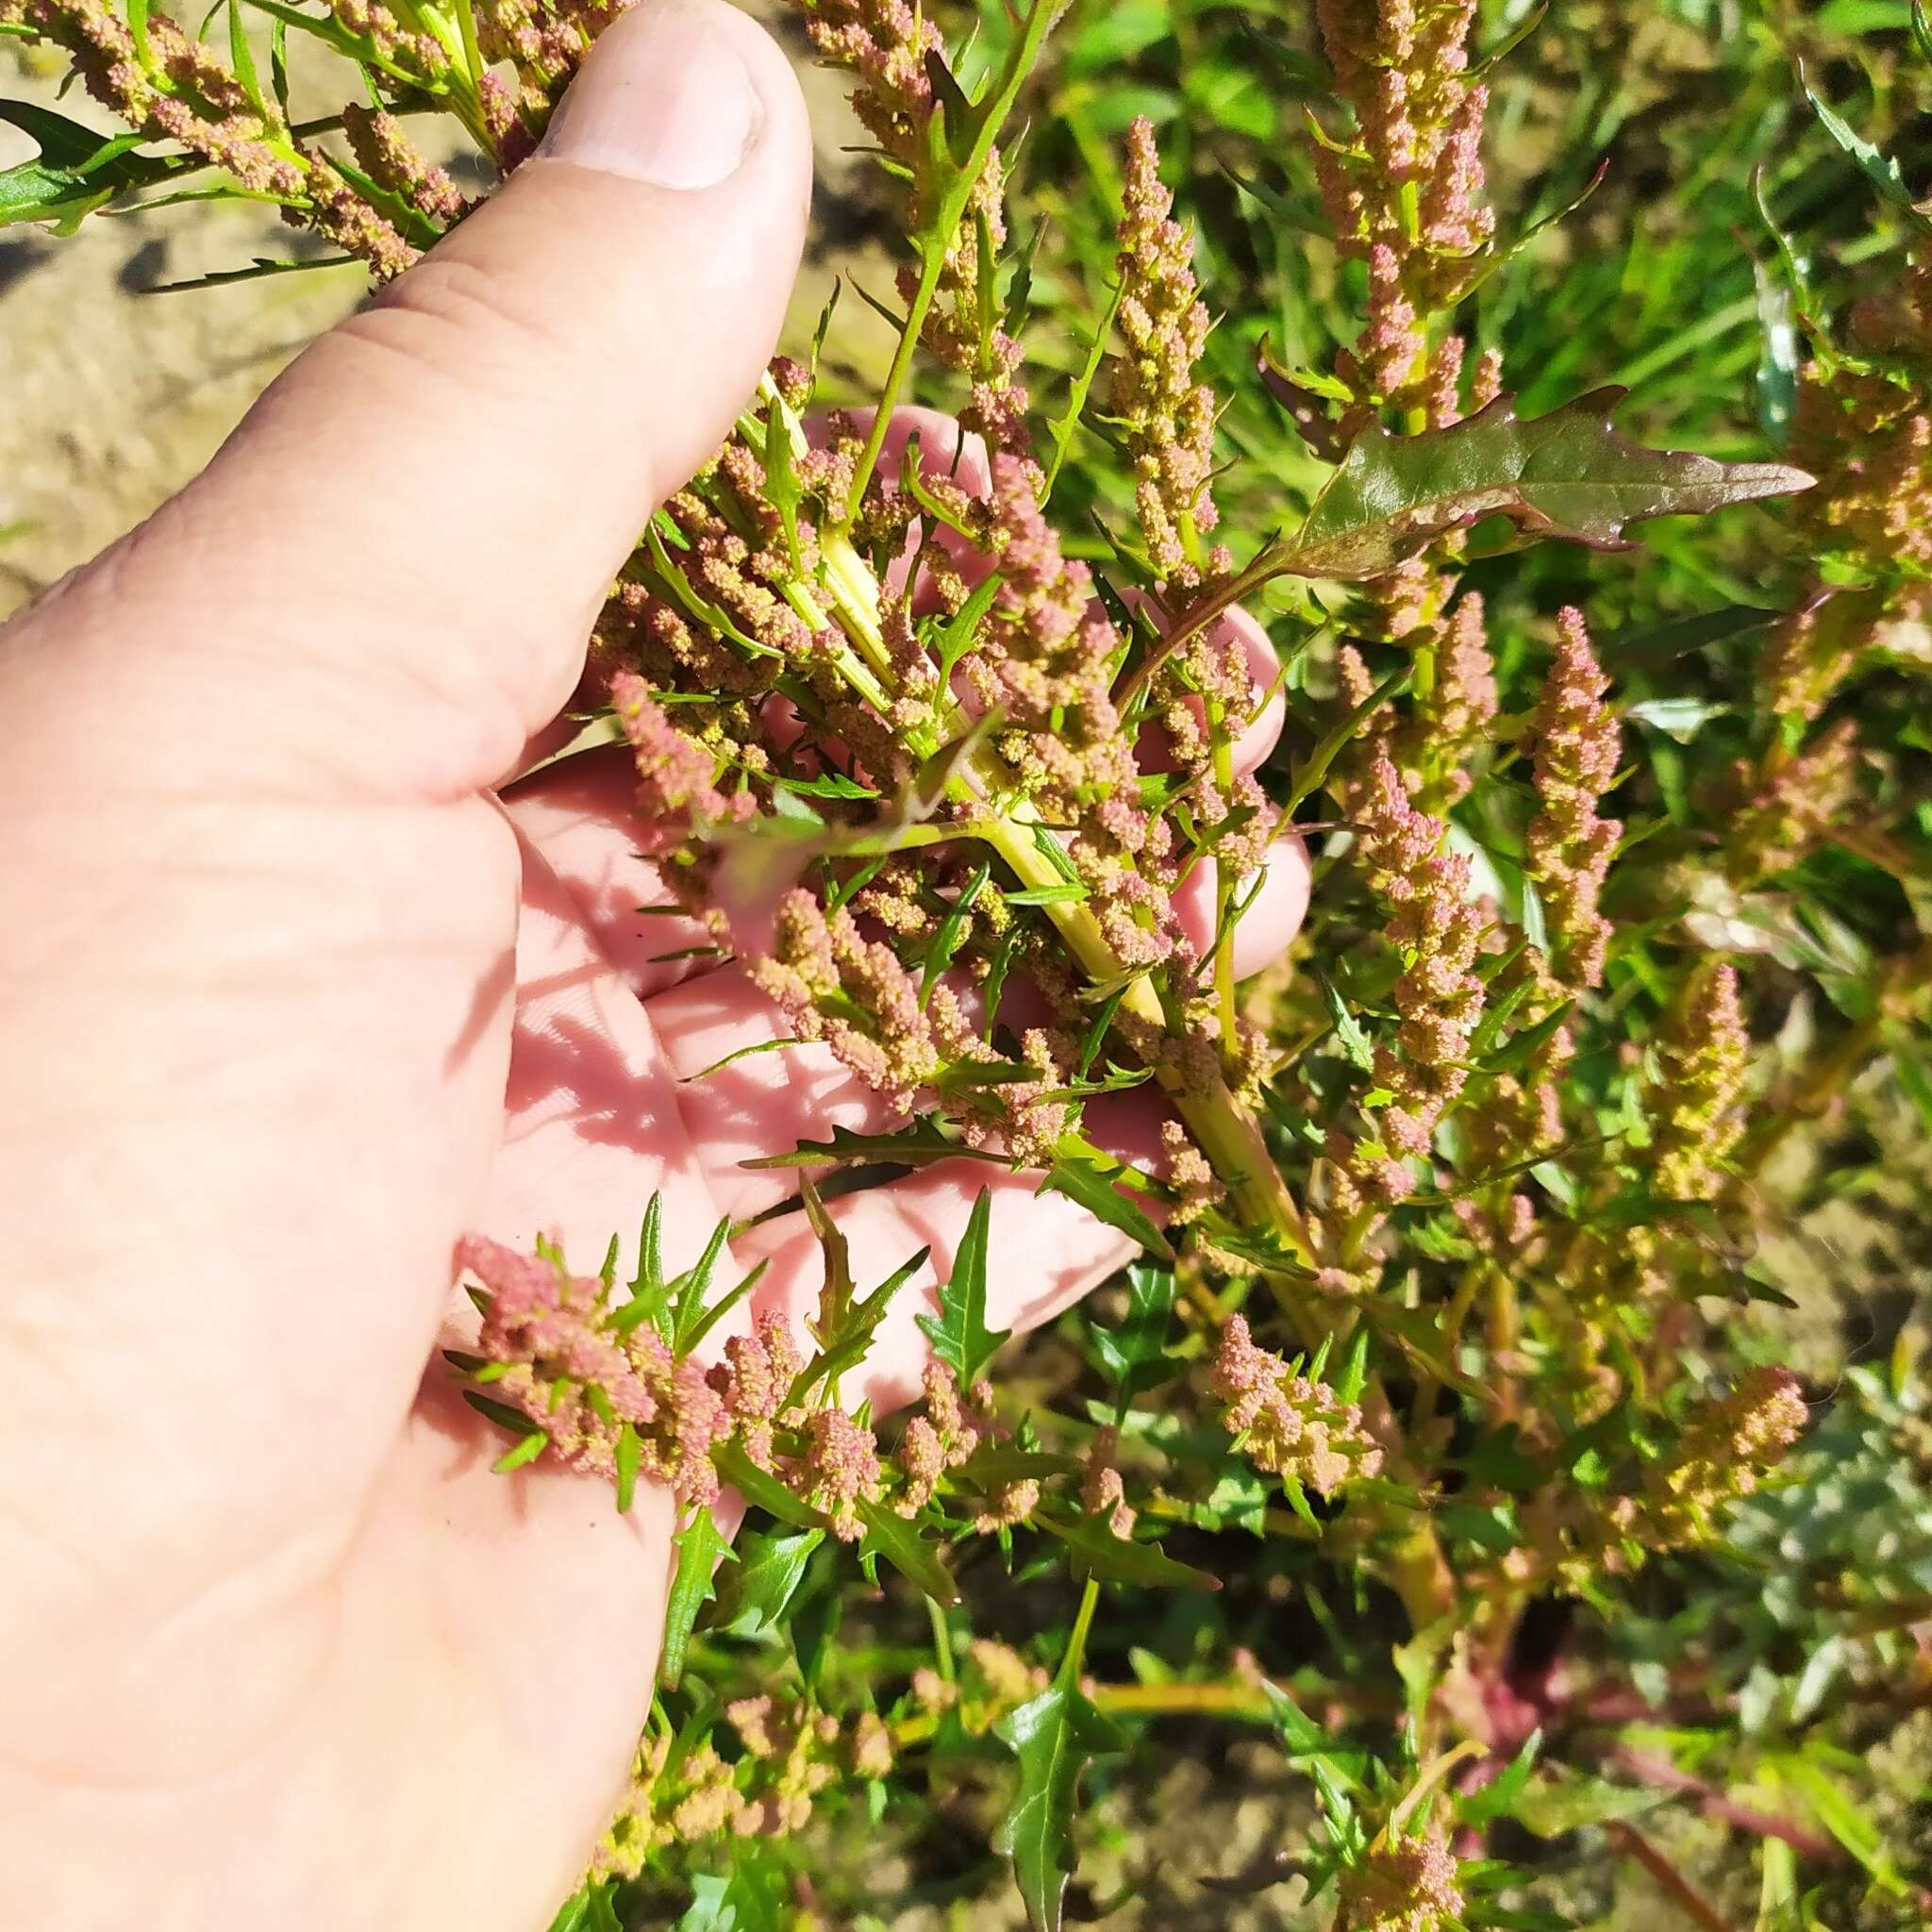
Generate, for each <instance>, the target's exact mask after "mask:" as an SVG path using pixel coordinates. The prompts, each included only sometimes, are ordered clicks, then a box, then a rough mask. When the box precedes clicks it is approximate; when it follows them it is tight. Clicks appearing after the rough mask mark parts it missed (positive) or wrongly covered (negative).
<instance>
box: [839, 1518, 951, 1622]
mask: <svg viewBox="0 0 1932 1932" xmlns="http://www.w3.org/2000/svg"><path fill="white" fill-rule="evenodd" d="M858 1518H859V1521H860V1522H861V1523H863V1524H865V1539H864V1541H862V1542H861V1543H860V1544H859V1554H860V1555H861V1556H864V1555H867V1554H876V1555H878V1556H881V1557H884V1558H885V1559H886V1561H887V1562H889V1563H890V1564H891V1566H892V1568H893V1569H894V1570H896V1571H898V1573H899V1574H901V1575H902V1576H904V1577H905V1578H906V1580H907V1581H908V1583H912V1584H915V1585H917V1586H918V1588H919V1589H921V1590H923V1591H924V1592H925V1593H926V1595H927V1596H929V1597H931V1599H932V1600H933V1602H934V1603H936V1604H939V1605H940V1606H941V1607H949V1606H951V1605H953V1604H956V1603H958V1601H959V1590H958V1585H957V1584H956V1583H955V1582H954V1581H953V1578H952V1573H951V1572H950V1571H948V1570H947V1568H946V1566H945V1565H944V1564H943V1563H941V1561H940V1559H939V1554H938V1552H937V1551H935V1550H934V1548H933V1547H932V1545H931V1544H930V1543H928V1542H926V1541H924V1539H923V1538H922V1537H921V1536H920V1534H919V1530H918V1527H917V1525H916V1524H911V1523H908V1521H907V1520H906V1519H905V1517H903V1516H901V1515H898V1514H897V1513H896V1512H895V1511H893V1510H891V1509H889V1508H887V1507H884V1506H883V1505H882V1504H878V1503H861V1504H859V1506H858Z"/></svg>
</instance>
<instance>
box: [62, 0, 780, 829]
mask: <svg viewBox="0 0 1932 1932" xmlns="http://www.w3.org/2000/svg"><path fill="white" fill-rule="evenodd" d="M810 186H811V143H810V135H809V129H808V124H807V119H806V112H805V107H804V103H803V101H802V100H801V98H800V96H799V92H798V87H797V83H796V82H795V80H794V79H793V77H792V74H791V67H790V65H789V63H788V62H787V60H786V58H785V57H784V56H783V55H782V54H781V53H780V52H779V50H778V48H777V47H776V46H775V45H774V42H772V41H771V40H770V39H769V37H768V36H767V35H766V34H765V33H764V32H763V30H762V29H761V28H759V27H758V25H756V24H755V23H754V22H752V21H751V20H750V19H748V18H747V17H746V16H745V15H743V14H741V13H740V12H738V11H737V10H736V9H735V8H732V7H730V6H728V5H726V4H724V0H643V4H641V5H639V6H638V7H637V8H634V10H633V11H631V12H630V13H629V14H627V15H625V17H624V18H622V19H620V20H619V21H618V22H617V23H616V24H615V25H613V26H612V27H611V28H610V29H609V30H608V32H607V33H606V34H605V35H604V37H603V38H602V40H601V41H600V42H599V43H598V44H597V46H596V47H595V48H594V49H593V50H592V52H591V55H590V57H589V58H588V59H587V61H586V62H585V65H584V67H583V69H582V71H581V72H580V73H579V75H577V78H576V79H575V82H574V83H573V85H572V87H571V90H570V92H569V93H568V95H567V96H566V97H565V99H564V101H563V103H562V105H561V106H560V107H559V108H558V112H557V114H556V116H555V118H554V120H553V122H552V125H551V127H550V130H549V133H548V135H547V136H546V138H545V140H544V142H543V145H542V147H541V150H540V151H539V153H538V154H537V155H536V156H535V157H534V158H532V159H530V160H529V161H527V162H525V165H524V166H523V167H522V168H521V169H520V170H519V171H518V172H517V173H516V175H514V176H513V177H512V178H511V179H510V181H509V182H508V185H507V186H506V187H505V188H504V189H503V190H502V192H500V193H498V194H497V195H496V196H495V197H494V198H493V199H492V200H491V201H490V202H489V203H488V204H487V205H486V206H484V207H483V208H480V209H479V210H478V211H477V212H476V213H475V214H474V215H472V216H471V217H470V218H469V219H468V220H466V221H464V222H463V223H462V224H461V225H460V226H459V227H458V228H457V229H456V230H455V231H454V232H452V233H451V234H450V235H449V236H448V237H447V238H446V239H445V240H444V241H442V242H439V243H438V244H437V246H436V247H435V249H434V250H433V251H432V252H431V253H430V254H429V255H428V256H426V257H425V258H424V259H423V260H422V261H421V262H419V263H418V264H417V265H416V266H415V267H414V268H412V269H410V270H409V271H408V274H407V275H403V276H402V277H401V278H400V279H399V280H398V281H396V282H395V283H393V284H392V285H391V287H390V288H389V289H388V290H386V291H384V292H383V294H382V295H381V296H380V298H379V299H377V300H376V301H375V303H373V304H372V305H371V306H370V307H369V308H366V309H364V310H362V311H361V312H360V313H358V314H357V315H356V316H354V317H353V318H351V319H350V320H349V321H347V322H345V323H343V324H342V325H341V326H339V327H338V328H336V329H334V330H333V331H331V332H330V333H329V334H328V335H326V336H325V337H323V338H322V339H321V340H320V341H317V342H315V343H314V344H313V345H312V346H311V347H310V348H309V349H308V351H306V352H305V354H304V355H303V356H302V357H301V358H299V359H298V360H297V361H296V362H295V363H293V364H292V365H291V367H290V369H289V370H288V371H287V372H285V374H284V375H282V376H281V378H280V379H279V380H278V381H277V382H275V384H274V385H273V386H272V388H271V389H270V390H269V391H267V392H266V394H264V395H263V397H262V398H261V400H260V401H259V402H258V404H257V406H256V408H254V410H253V411H252V412H251V413H250V415H249V416H248V417H247V419H246V420H245V421H244V422H243V424H242V425H241V427H240V428H239V429H238V430H237V431H236V433H235V435H234V436H233V437H232V438H231V439H230V441H229V442H228V443H227V445H226V446H225V448H224V450H223V451H222V453H221V454H220V456H219V457H218V458H216V459H215V461H214V462H213V463H212V464H211V465H210V466H209V468H208V471H207V472H206V473H205V474H204V475H202V476H201V477H200V478H199V479H198V480H197V481H196V482H195V483H194V484H193V485H192V486H191V487H190V488H189V489H188V490H187V491H183V492H182V494H181V495H180V496H178V497H176V498H175V500H174V502H172V503H171V504H170V505H168V506H167V507H166V508H164V509H163V510H162V511H160V512H159V513H158V515H157V516H156V518H155V519H154V520H153V521H152V522H151V523H150V524H149V525H147V526H146V527H145V529H144V530H142V531H140V532H137V533H136V535H135V537H134V538H133V539H131V540H129V541H128V543H127V544H126V545H124V546H123V550H122V553H121V554H120V555H118V556H116V557H114V558H113V559H112V561H111V562H110V564H109V565H108V568H106V569H96V571H95V572H94V573H92V580H91V581H90V580H87V579H84V580H83V581H82V582H81V583H79V584H77V585H76V586H75V587H73V588H72V589H70V590H69V591H67V592H65V594H64V595H63V596H62V597H61V599H60V600H59V601H60V602H61V603H62V604H63V605H65V606H67V608H68V609H69V613H70V614H72V601H73V599H74V598H75V597H79V598H82V599H87V598H90V597H94V596H105V597H110V598H111V600H112V603H111V607H110V608H111V622H110V624H109V625H108V628H109V629H110V630H111V631H113V632H116V633H118V634H119V636H120V637H122V638H124V639H125V638H128V637H131V636H140V637H142V640H143V642H142V646H141V647H140V648H141V649H142V651H143V652H145V653H148V654H150V655H152V654H156V653H160V654H163V655H165V656H166V657H167V658H171V659H172V661H171V662H167V663H165V664H157V665H156V666H155V667H154V668H155V671H156V674H157V675H155V677H154V679H153V680H152V681H153V684H154V686H155V687H156V690H155V696H156V699H157V701H158V702H159V703H160V704H161V705H162V706H163V707H164V708H165V709H169V710H175V711H176V712H177V713H180V714H183V716H182V722H183V724H184V728H186V729H187V730H188V731H189V733H190V741H191V742H192V743H198V744H207V743H208V742H210V741H214V742H219V743H220V744H221V745H222V747H223V754H222V755H223V759H224V764H225V769H226V770H227V771H228V772H229V774H231V775H234V774H235V770H234V756H235V753H234V748H235V747H236V746H238V745H244V746H245V745H247V744H249V743H250V742H254V741H257V738H256V733H257V731H258V729H259V728H261V727H264V726H265V727H268V729H267V734H266V740H265V742H266V743H268V744H269V745H272V746H273V747H274V756H275V769H276V774H277V782H278V784H280V785H282V786H286V785H287V784H288V783H289V782H290V780H291V777H295V776H297V775H298V774H300V772H301V770H302V768H303V766H304V765H305V763H306V764H307V765H308V766H309V767H311V768H319V769H320V770H322V771H323V772H324V773H325V775H326V777H327V778H328V780H329V781H330V782H332V783H333V782H340V781H342V780H344V779H346V780H347V781H348V782H350V783H352V784H354V785H355V786H357V787H358V789H360V788H365V787H366V788H372V789H375V790H379V791H385V792H391V793H395V792H408V793H412V794H417V795H420V794H422V793H423V792H425V791H427V792H430V793H432V794H436V795H448V794H449V793H451V792H455V791H463V790H468V789H472V788H474V787H475V786H478V785H483V784H488V783H491V782H492V781H494V780H496V779H498V778H500V777H501V776H503V775H504V774H506V773H507V772H508V770H509V768H510V767H511V765H512V764H513V762H514V761H515V758H516V756H517V754H518V752H519V750H520V749H521V747H522V745H523V743H524V741H525V738H527V737H528V736H529V735H530V734H531V733H532V732H533V731H535V730H536V729H537V728H539V727H540V726H541V724H544V723H546V722H547V721H548V720H549V719H550V718H551V717H552V716H554V715H555V713H556V712H557V711H558V708H560V707H561V706H562V704H563V703H564V702H565V700H566V699H567V698H568V696H569V695H570V692H571V691H572V689H573V687H574V685H575V681H576V678H577V676H578V675H579V673H580V671H581V669H582V663H583V656H584V647H585V640H586V637H587V635H588V632H589V629H590V625H591V620H592V618H593V616H594V614H595V612H596V609H597V608H598V606H599V604H600V603H601V601H602V599H603V597H604V596H605V594H606V592H607V591H608V588H609V584H610V580H611V578H612V577H613V575H615V573H616V571H617V570H618V568H619V566H620V565H621V564H622V562H623V560H624V558H625V556H626V555H627V554H628V553H629V551H630V549H631V547H632V545H633V544H634V543H635V542H636V541H637V538H638V535H639V532H640V531H641V528H642V527H643V525H644V524H645V522H646V521H647V520H648V518H649V516H650V513H651V512H652V510H653V509H655V508H656V507H657V505H658V503H659V502H660V501H661V500H662V499H663V498H664V497H665V496H666V495H667V494H668V493H670V492H671V491H674V490H675V489H677V488H678V487H680V486H681V485H682V484H683V482H684V481H685V480H686V478H688V477H689V476H690V475H691V473H692V472H693V470H695V469H696V468H697V467H698V466H699V465H700V464H701V463H702V462H703V461H704V460H705V459H706V458H708V456H709V455H711V453H712V452H713V451H714V450H715V449H716V448H717V447H718V445H719V443H720V442H721V441H723V440H724V436H725V435H726V434H727V433H728V431H729V429H730V426H731V424H732V421H733V419H734V417H735V416H736V414H737V412H738V411H739V410H740V409H741V408H742V407H743V405H744V403H745V401H746V399H747V398H748V397H749V396H750V394H751V393H752V391H754V389H755V388H756V387H757V384H758V376H759V374H760V372H761V371H762V369H763V367H764V364H765V361H766V359H767V358H768V357H769V356H770V355H771V353H772V350H773V347H774V343H775V341H776V339H777V335H778V330H779V328H780V325H781V324H782V322H783V320H784V314H785V309H786V305H787V301H788V298H789V296H790V294H791V284H792V278H793V275H794V274H795V271H796V268H797V264H798V258H799V252H800V248H801V246H802V243H803V239H804V233H805V224H806V216H807V210H808V201H809V197H810ZM130 600H131V601H132V603H133V605H134V606H135V612H134V620H133V622H130V611H129V603H130ZM101 614H102V615H103V616H104V617H107V616H108V615H109V611H108V610H103V612H102V613H101ZM142 617H145V618H146V620H147V621H146V622H145V623H144V624H143V623H142V622H140V620H141V618H142ZM90 628H92V626H90ZM121 668H122V670H123V671H125V669H126V667H125V665H124V666H122V667H121ZM146 681H147V680H143V682H146ZM191 710H192V711H193V712H194V713H195V714H196V715H195V717H194V719H192V720H191V719H190V718H189V717H188V716H187V715H186V714H188V713H189V712H190V711H191ZM238 711H239V712H240V713H241V714H242V715H240V716H238V715H237V713H238ZM147 727H148V736H149V741H150V742H151V743H152V742H153V741H154V733H155V730H156V729H157V728H158V727H157V720H156V718H155V716H154V713H153V711H152V710H150V711H149V712H148V714H147ZM160 728H162V730H163V733H164V735H165V726H164V725H163V726H161V727H160ZM216 729H219V730H220V732H221V737H220V738H219V740H211V733H212V732H213V731H214V730H216ZM291 735H292V739H293V742H292V743H291ZM291 753H292V754H293V757H292V760H291ZM305 754H306V755H307V756H306V757H305ZM291 763H292V765H293V767H294V769H293V771H291ZM345 768H346V769H345Z"/></svg>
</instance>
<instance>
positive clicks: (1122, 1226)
mask: <svg viewBox="0 0 1932 1932" xmlns="http://www.w3.org/2000/svg"><path fill="white" fill-rule="evenodd" d="M1040 1191H1041V1193H1042V1194H1049V1193H1051V1194H1064V1195H1065V1196H1066V1197H1067V1199H1068V1200H1070V1201H1077V1202H1078V1203H1079V1204H1080V1206H1081V1207H1083V1208H1086V1210H1087V1211H1088V1213H1090V1214H1091V1215H1092V1216H1093V1218H1094V1219H1095V1220H1096V1221H1104V1222H1105V1223H1106V1224H1108V1226H1109V1227H1115V1228H1118V1229H1119V1230H1120V1231H1121V1233H1123V1234H1124V1235H1125V1236H1126V1237H1127V1238H1128V1240H1130V1241H1139V1242H1140V1243H1141V1246H1142V1247H1143V1248H1145V1249H1147V1250H1148V1251H1149V1253H1151V1254H1156V1255H1158V1256H1159V1257H1160V1258H1161V1259H1162V1260H1163V1261H1172V1260H1173V1259H1174V1249H1173V1248H1172V1247H1170V1246H1169V1245H1168V1240H1167V1237H1166V1236H1165V1235H1164V1234H1162V1233H1161V1231H1160V1230H1159V1229H1158V1227H1156V1226H1155V1224H1153V1223H1152V1222H1151V1221H1149V1220H1148V1219H1147V1217H1146V1215H1144V1214H1143V1213H1141V1210H1140V1208H1137V1207H1135V1206H1134V1204H1133V1202H1131V1201H1130V1200H1128V1199H1127V1197H1126V1196H1125V1195H1124V1193H1122V1192H1121V1191H1120V1190H1119V1189H1118V1188H1116V1187H1115V1186H1114V1184H1113V1182H1112V1180H1111V1179H1110V1178H1109V1177H1108V1174H1107V1172H1106V1171H1105V1170H1104V1169H1103V1168H1102V1167H1101V1166H1100V1164H1099V1162H1097V1161H1094V1160H1090V1159H1088V1158H1086V1157H1085V1156H1084V1155H1066V1156H1063V1157H1062V1158H1060V1159H1058V1160H1056V1161H1055V1162H1054V1164H1053V1166H1052V1167H1051V1168H1050V1169H1048V1171H1047V1176H1046V1178H1045V1179H1044V1180H1043V1181H1041V1184H1040Z"/></svg>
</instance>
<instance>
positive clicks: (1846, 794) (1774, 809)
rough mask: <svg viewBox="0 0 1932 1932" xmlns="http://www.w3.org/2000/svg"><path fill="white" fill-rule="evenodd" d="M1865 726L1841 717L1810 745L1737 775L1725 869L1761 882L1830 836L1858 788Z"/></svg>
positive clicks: (1743, 765)
mask: <svg viewBox="0 0 1932 1932" xmlns="http://www.w3.org/2000/svg"><path fill="white" fill-rule="evenodd" d="M1857 784H1858V727H1857V724H1856V723H1855V722H1854V721H1853V720H1852V719H1850V718H1840V719H1839V720H1838V721H1837V723H1835V724H1831V725H1829V726H1828V727H1827V728H1826V729H1825V730H1824V731H1823V732H1821V733H1820V734H1819V735H1818V736H1817V737H1816V738H1815V739H1813V740H1812V741H1811V742H1810V743H1809V744H1808V745H1807V746H1806V747H1805V749H1804V750H1802V751H1798V752H1793V753H1790V754H1789V755H1779V754H1777V753H1775V752H1774V753H1773V754H1772V755H1771V756H1770V757H1769V758H1765V759H1764V760H1763V761H1761V762H1760V763H1757V764H1753V763H1752V762H1751V761H1750V760H1748V759H1740V761H1739V763H1738V764H1737V766H1736V767H1735V768H1734V769H1733V773H1732V790H1733V792H1734V794H1735V795H1734V797H1733V800H1732V817H1731V824H1730V827H1729V830H1728V831H1727V833H1726V835H1725V838H1724V870H1725V871H1726V872H1727V873H1728V874H1730V877H1731V881H1732V883H1733V884H1735V885H1740V886H1749V885H1755V884H1756V883H1757V881H1758V880H1759V879H1761V878H1763V877H1764V876H1765V875H1766V874H1769V873H1774V872H1782V871H1784V870H1785V869H1786V868H1787V867H1790V866H1792V865H1795V864H1796V863H1797V862H1798V861H1799V860H1800V859H1801V858H1804V857H1805V855H1806V854H1807V852H1809V851H1810V850H1811V849H1812V847H1813V846H1815V845H1816V844H1817V843H1818V841H1820V840H1821V839H1822V838H1824V836H1825V835H1826V834H1827V832H1828V831H1829V830H1830V827H1831V826H1832V825H1833V824H1835V823H1836V822H1837V821H1838V820H1839V818H1840V816H1841V814H1842V813H1843V812H1844V810H1845V808H1846V807H1847V806H1848V805H1850V803H1851V802H1852V799H1853V798H1854V796H1856V794H1857Z"/></svg>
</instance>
